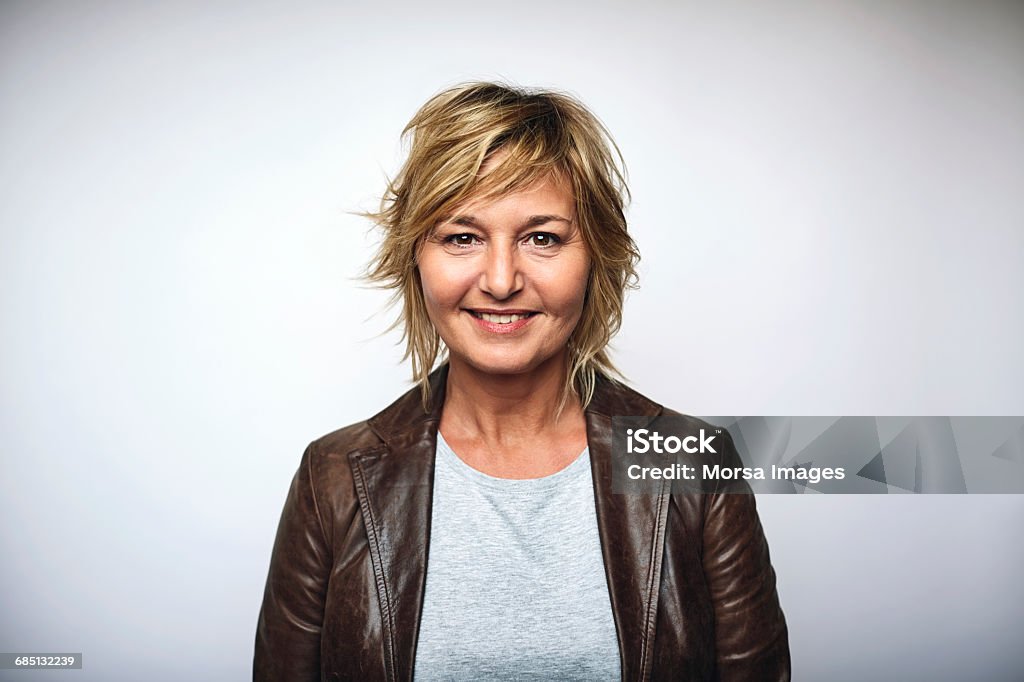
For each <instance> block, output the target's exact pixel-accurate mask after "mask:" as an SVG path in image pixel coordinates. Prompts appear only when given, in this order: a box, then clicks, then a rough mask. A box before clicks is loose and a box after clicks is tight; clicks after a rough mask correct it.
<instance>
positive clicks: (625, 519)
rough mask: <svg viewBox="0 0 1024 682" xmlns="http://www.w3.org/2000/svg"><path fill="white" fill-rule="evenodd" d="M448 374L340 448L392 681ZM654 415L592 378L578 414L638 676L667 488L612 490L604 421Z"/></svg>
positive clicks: (414, 618) (415, 592) (414, 606)
mask: <svg viewBox="0 0 1024 682" xmlns="http://www.w3.org/2000/svg"><path fill="white" fill-rule="evenodd" d="M447 378H448V365H447V363H446V364H444V365H442V366H441V367H439V368H438V369H437V370H435V371H434V372H433V373H432V374H431V375H430V388H431V397H432V400H431V404H430V406H429V409H424V407H423V404H422V401H421V397H420V389H419V387H415V388H413V389H412V390H410V391H409V392H407V393H406V394H405V395H403V396H402V397H401V398H399V399H398V400H396V401H395V402H394V403H392V404H391V405H390V406H389V407H387V408H385V409H384V410H383V411H381V412H380V413H379V414H377V415H376V416H374V417H372V418H371V419H370V420H369V426H370V428H371V429H372V430H373V431H374V433H376V434H377V436H378V437H379V438H380V439H381V441H382V444H381V445H380V446H378V447H374V448H369V449H364V450H357V451H355V452H353V453H351V454H350V455H349V458H350V462H351V464H352V472H353V479H354V482H355V486H356V493H357V496H358V498H359V504H360V509H361V511H362V514H363V521H364V523H365V525H366V529H367V536H368V539H369V547H370V557H371V561H372V562H373V568H374V573H375V574H376V576H377V592H378V594H377V597H378V601H379V607H380V612H381V617H382V621H383V623H382V635H383V639H384V652H385V665H386V668H387V677H388V679H392V680H411V679H412V672H413V662H414V659H415V651H416V641H417V639H418V636H419V619H420V613H421V611H422V607H423V592H424V584H425V579H426V565H427V551H428V545H429V537H430V514H431V501H432V493H433V481H434V452H435V449H436V447H437V430H438V424H439V423H440V419H441V407H442V406H443V405H444V397H445V390H446V387H447ZM661 412H662V408H661V406H660V405H658V404H656V403H654V402H652V401H650V400H648V399H647V398H645V397H644V396H642V395H640V394H639V393H636V392H635V391H633V390H631V389H629V388H627V387H625V386H624V385H622V384H619V383H617V382H614V381H612V380H610V379H607V378H605V377H602V376H600V375H599V376H598V381H597V384H596V386H595V390H594V397H593V399H592V400H591V403H590V405H589V406H588V407H587V409H586V411H585V417H586V422H587V441H588V445H589V447H590V459H591V469H592V472H593V477H594V498H595V506H596V510H597V526H598V533H599V535H600V538H601V550H602V554H603V557H604V565H605V571H606V574H607V578H608V584H609V595H610V597H611V605H612V613H613V615H614V618H615V626H616V631H617V633H618V640H619V654H620V656H621V660H622V671H623V679H625V680H634V679H644V678H646V677H647V676H648V675H649V671H650V665H651V651H652V644H653V636H654V625H655V620H656V613H657V597H658V586H659V578H660V575H661V548H662V546H663V544H664V543H663V540H664V532H665V520H666V518H667V513H668V495H667V488H666V490H665V491H664V493H663V494H661V495H624V494H615V493H613V492H612V435H611V428H612V422H611V418H612V417H613V416H618V415H622V416H649V417H652V418H653V417H655V416H657V415H659V414H661Z"/></svg>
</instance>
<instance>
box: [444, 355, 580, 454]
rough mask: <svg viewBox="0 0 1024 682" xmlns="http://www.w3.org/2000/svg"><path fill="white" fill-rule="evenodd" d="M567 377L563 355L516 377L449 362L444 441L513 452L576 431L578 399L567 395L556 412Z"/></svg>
mask: <svg viewBox="0 0 1024 682" xmlns="http://www.w3.org/2000/svg"><path fill="white" fill-rule="evenodd" d="M567 375H568V366H567V355H566V354H565V353H562V354H559V355H556V356H555V357H553V358H551V359H550V360H548V361H547V362H545V363H544V364H543V365H541V366H540V367H538V368H536V369H535V370H533V371H530V372H526V373H522V374H500V375H495V374H490V373H486V372H480V371H479V370H477V369H475V368H474V367H472V366H470V365H468V364H467V363H465V362H462V361H459V360H458V359H453V360H452V361H451V362H450V363H449V370H448V385H447V389H446V393H445V403H444V408H443V411H442V417H441V428H442V429H443V432H444V433H445V437H446V438H448V437H449V434H450V435H451V436H453V437H455V438H457V439H461V440H465V439H473V440H477V441H478V442H483V443H487V444H489V445H492V446H495V447H513V448H515V447H517V446H519V445H522V444H524V443H529V442H535V441H537V440H538V439H548V438H551V437H553V436H558V435H562V436H563V437H564V435H565V434H566V433H568V432H572V431H574V430H575V431H579V430H580V427H581V425H582V424H583V410H582V408H581V407H580V404H579V399H578V398H577V397H576V396H575V395H574V394H571V395H570V396H569V398H568V400H567V401H566V404H565V406H564V408H563V409H562V410H561V411H560V412H559V409H558V407H559V404H560V403H561V400H562V391H563V387H564V385H565V381H566V377H567Z"/></svg>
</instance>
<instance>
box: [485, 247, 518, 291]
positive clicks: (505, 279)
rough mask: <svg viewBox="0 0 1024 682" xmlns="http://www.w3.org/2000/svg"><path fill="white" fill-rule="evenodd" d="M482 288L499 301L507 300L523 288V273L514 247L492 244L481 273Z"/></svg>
mask: <svg viewBox="0 0 1024 682" xmlns="http://www.w3.org/2000/svg"><path fill="white" fill-rule="evenodd" d="M480 288H481V289H482V290H483V291H485V292H487V293H488V294H490V295H491V296H493V297H494V298H496V299H498V300H505V299H506V298H509V297H510V296H512V295H513V294H515V293H516V292H518V291H520V290H521V289H522V288H523V273H522V271H521V270H520V268H519V256H518V254H517V253H516V249H515V247H514V246H512V245H511V244H497V243H492V244H491V246H490V248H488V249H487V254H486V256H485V261H484V266H483V272H481V273H480Z"/></svg>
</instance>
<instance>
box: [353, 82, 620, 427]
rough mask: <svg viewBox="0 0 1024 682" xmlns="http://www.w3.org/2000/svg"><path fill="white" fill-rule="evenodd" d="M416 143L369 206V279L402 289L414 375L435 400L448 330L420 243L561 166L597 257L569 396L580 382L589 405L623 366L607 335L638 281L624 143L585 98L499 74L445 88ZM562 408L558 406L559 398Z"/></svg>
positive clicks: (399, 296)
mask: <svg viewBox="0 0 1024 682" xmlns="http://www.w3.org/2000/svg"><path fill="white" fill-rule="evenodd" d="M402 136H403V138H408V139H410V140H411V146H410V149H409V155H408V158H407V159H406V161H405V163H404V165H403V166H402V168H401V170H400V171H399V172H398V174H397V175H396V176H395V177H394V178H393V179H392V180H390V181H389V182H388V185H387V190H386V192H385V194H384V196H383V198H382V199H381V204H380V210H379V211H378V212H376V213H365V214H364V215H365V216H366V217H368V218H370V219H372V220H373V221H374V222H375V223H376V224H377V225H378V226H379V227H380V228H382V230H383V233H384V238H383V243H382V244H381V245H380V248H379V250H378V251H377V254H376V255H375V257H374V258H373V260H372V261H371V262H370V264H369V266H368V267H367V271H366V275H365V276H366V279H368V280H369V281H371V282H373V283H374V284H377V285H379V286H382V287H384V288H388V289H394V295H393V296H392V299H391V302H392V304H394V303H397V302H399V301H400V302H401V304H402V306H401V313H400V315H399V317H398V319H397V320H395V322H394V323H393V324H392V325H391V327H389V329H395V328H398V327H401V329H402V340H403V341H404V342H405V346H406V349H405V355H404V357H403V358H402V359H403V361H404V360H406V359H411V360H412V374H413V380H414V381H417V382H418V383H419V384H420V387H421V389H422V391H423V402H424V406H427V405H429V401H430V388H429V383H428V378H427V377H428V375H429V374H430V372H431V370H432V369H433V367H434V364H435V362H436V361H437V358H438V355H439V354H441V353H442V350H443V348H442V346H443V342H442V341H441V339H440V337H439V336H438V334H437V331H436V330H435V329H434V326H433V325H432V324H431V322H430V319H429V318H428V317H427V308H426V304H425V302H424V299H423V289H422V286H421V284H420V279H419V271H418V269H417V266H416V254H417V249H418V246H419V244H420V243H421V241H422V240H423V239H424V238H425V236H426V235H428V234H429V233H430V231H431V230H432V229H433V228H434V226H435V225H436V224H437V223H438V222H439V221H441V220H442V219H444V218H445V217H446V216H447V215H448V214H450V212H451V211H452V209H454V207H455V206H456V205H458V204H460V203H462V202H464V201H465V200H467V199H469V198H471V197H472V198H474V199H476V198H489V197H493V196H497V195H503V194H507V193H510V192H514V191H516V190H518V189H522V188H526V187H529V186H531V185H533V184H534V183H536V182H538V181H540V180H542V179H544V178H546V177H549V176H550V175H551V174H552V173H556V174H557V173H561V174H562V175H563V176H564V177H565V178H567V179H568V180H569V181H570V182H571V186H572V189H573V193H574V195H575V198H576V218H577V222H578V224H579V228H580V231H581V233H582V235H583V240H584V242H585V244H586V246H587V250H588V253H589V254H590V258H591V270H590V275H589V282H588V284H587V293H586V298H585V302H584V306H583V313H582V316H581V317H580V320H579V323H578V324H577V325H576V329H575V330H573V332H572V334H571V335H570V337H569V342H568V346H569V350H570V353H569V357H570V361H569V367H568V372H567V375H566V382H565V386H564V389H563V393H562V401H561V405H562V406H564V405H565V402H566V400H567V399H568V397H569V395H570V393H573V392H575V393H576V394H577V395H578V396H579V398H580V403H581V405H582V406H583V407H584V408H585V407H586V406H587V405H588V404H589V403H590V400H591V398H592V397H593V393H594V385H595V383H596V381H597V374H598V373H602V374H604V375H605V376H608V375H609V374H612V373H614V374H617V375H619V376H621V373H619V371H618V370H617V369H616V368H615V366H614V365H613V364H612V362H611V360H610V359H609V357H608V353H607V350H606V349H607V346H608V343H609V341H610V340H611V338H612V336H614V335H615V333H616V332H617V331H618V330H619V327H620V325H621V323H622V307H623V302H624V300H625V292H626V289H628V288H635V286H636V279H637V276H636V263H637V261H638V260H639V258H640V254H639V252H638V251H637V248H636V244H635V243H634V242H633V239H632V237H630V235H629V233H628V232H627V230H626V218H625V214H624V208H625V205H626V203H627V202H628V200H629V189H628V187H627V186H626V181H625V170H624V166H625V164H624V162H623V160H622V154H621V152H620V151H619V149H618V147H617V146H616V144H615V142H614V140H612V138H611V135H610V134H609V133H608V131H607V129H606V128H605V127H604V125H603V124H602V123H601V122H600V121H599V120H598V119H597V117H595V116H594V115H593V114H592V113H590V111H588V110H587V108H586V107H585V106H584V105H583V104H582V103H581V102H579V100H577V99H575V98H573V97H571V96H569V95H566V94H563V93H560V92H554V91H548V90H529V89H524V88H517V87H512V86H508V85H504V84H497V83H466V84H462V85H458V86H455V87H453V88H449V89H447V90H444V91H442V92H440V93H439V94H437V95H435V96H434V97H432V98H431V99H430V100H428V101H427V103H426V104H424V105H423V107H422V108H421V109H420V110H419V111H418V112H416V115H415V116H413V118H412V120H411V121H409V123H408V125H406V127H405V129H404V130H403V131H402ZM498 150H501V151H502V152H503V153H504V154H507V156H506V157H505V159H504V160H503V161H502V163H500V164H498V166H497V167H496V168H495V169H494V170H493V171H491V172H488V173H486V174H483V175H481V173H480V169H481V167H482V166H483V165H484V163H485V162H486V161H487V160H488V159H489V158H490V157H491V155H492V154H494V153H495V152H496V151H498ZM560 409H561V408H560Z"/></svg>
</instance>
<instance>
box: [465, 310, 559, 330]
mask: <svg viewBox="0 0 1024 682" xmlns="http://www.w3.org/2000/svg"><path fill="white" fill-rule="evenodd" d="M464 309H465V310H466V312H468V313H469V314H470V315H472V316H473V318H474V319H475V321H476V324H477V325H478V326H479V327H480V329H482V330H484V331H486V332H490V333H493V334H511V333H513V332H518V331H519V330H520V329H522V328H523V327H525V326H526V325H528V324H529V321H530V319H532V318H534V317H536V316H537V315H539V314H540V313H539V312H535V311H532V310H470V309H468V308H464Z"/></svg>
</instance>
